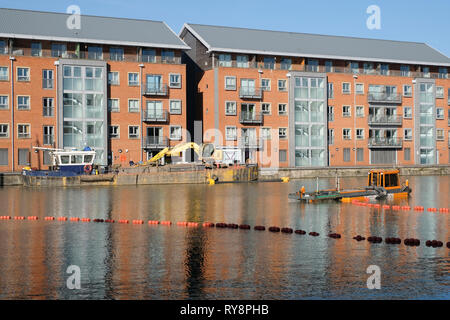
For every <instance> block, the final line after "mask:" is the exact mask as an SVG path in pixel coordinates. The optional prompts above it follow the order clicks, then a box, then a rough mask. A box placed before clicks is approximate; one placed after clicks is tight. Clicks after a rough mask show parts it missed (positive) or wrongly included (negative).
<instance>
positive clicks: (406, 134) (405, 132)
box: [403, 128, 412, 140]
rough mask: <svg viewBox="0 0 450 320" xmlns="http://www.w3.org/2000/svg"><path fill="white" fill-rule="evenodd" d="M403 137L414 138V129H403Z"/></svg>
mask: <svg viewBox="0 0 450 320" xmlns="http://www.w3.org/2000/svg"><path fill="white" fill-rule="evenodd" d="M403 139H404V140H412V129H409V128H406V129H403Z"/></svg>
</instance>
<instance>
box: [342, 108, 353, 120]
mask: <svg viewBox="0 0 450 320" xmlns="http://www.w3.org/2000/svg"><path fill="white" fill-rule="evenodd" d="M345 107H348V114H346V112H345ZM351 116H352V106H350V105H343V106H342V117H343V118H350V117H351Z"/></svg>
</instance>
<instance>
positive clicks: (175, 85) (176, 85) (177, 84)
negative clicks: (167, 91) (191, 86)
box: [169, 73, 181, 89]
mask: <svg viewBox="0 0 450 320" xmlns="http://www.w3.org/2000/svg"><path fill="white" fill-rule="evenodd" d="M172 76H178V80H179V81H178V82H172ZM169 87H170V88H175V89H181V73H169Z"/></svg>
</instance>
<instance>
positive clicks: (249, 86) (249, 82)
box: [241, 79, 256, 95]
mask: <svg viewBox="0 0 450 320" xmlns="http://www.w3.org/2000/svg"><path fill="white" fill-rule="evenodd" d="M255 91H256V88H255V79H241V92H242V93H243V94H245V95H254V94H255Z"/></svg>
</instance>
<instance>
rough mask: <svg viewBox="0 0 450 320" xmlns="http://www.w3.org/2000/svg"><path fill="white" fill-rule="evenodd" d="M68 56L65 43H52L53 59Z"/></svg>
mask: <svg viewBox="0 0 450 320" xmlns="http://www.w3.org/2000/svg"><path fill="white" fill-rule="evenodd" d="M66 56H67V46H66V45H65V44H64V43H52V57H55V58H56V57H59V58H65V57H66Z"/></svg>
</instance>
